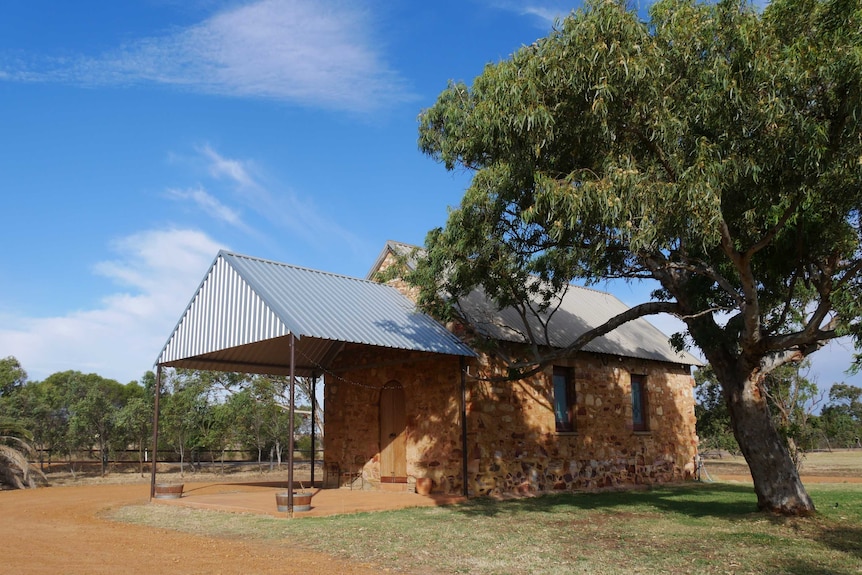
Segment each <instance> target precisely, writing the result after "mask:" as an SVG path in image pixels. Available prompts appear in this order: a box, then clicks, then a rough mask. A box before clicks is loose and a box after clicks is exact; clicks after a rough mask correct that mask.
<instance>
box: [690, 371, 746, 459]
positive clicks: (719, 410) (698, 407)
mask: <svg viewBox="0 0 862 575" xmlns="http://www.w3.org/2000/svg"><path fill="white" fill-rule="evenodd" d="M694 381H695V399H696V401H697V403H696V404H695V406H694V414H695V417H697V436H698V438H699V439H700V446H699V450H700V451H701V452H705V451H712V450H716V449H717V450H722V451H729V452H731V453H736V452H738V451H739V445H737V443H736V438H735V437H734V436H733V428H732V427H731V424H730V413H729V412H728V410H727V403H726V402H725V400H724V395H723V394H722V391H721V384H719V383H718V380H716V379H715V374H714V373H713V372H712V370H711V369H710V368H709V366H706V367H703V368H700V369H698V370H697V371H696V372H695V373H694Z"/></svg>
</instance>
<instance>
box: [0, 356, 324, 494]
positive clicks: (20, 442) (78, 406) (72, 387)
mask: <svg viewBox="0 0 862 575" xmlns="http://www.w3.org/2000/svg"><path fill="white" fill-rule="evenodd" d="M288 385H289V383H288V380H287V378H285V377H276V376H262V375H254V376H252V375H247V374H237V373H222V372H209V371H192V370H165V371H164V372H163V377H162V383H161V394H160V397H159V405H160V418H159V429H160V433H159V452H160V453H163V452H170V453H173V454H174V457H173V459H175V460H177V461H179V462H180V465H181V471H185V468H186V465H187V464H192V465H194V464H196V463H200V462H201V458H202V454H206V456H207V458H208V459H209V461H210V462H212V463H215V462H217V461H220V462H221V464H222V465H224V462H225V455H226V453H228V452H229V451H237V450H239V451H241V452H244V453H243V455H244V458H253V459H255V460H256V461H257V462H258V464H259V465H260V466H261V468H262V466H263V463H264V461H269V462H272V463H273V464H275V463H279V464H280V463H281V461H282V458H285V457H286V452H285V450H286V448H287V445H288V441H289V434H290V432H291V429H293V430H294V433H296V435H295V436H294V437H295V439H296V449H297V450H298V451H302V450H309V449H310V441H311V440H310V432H311V426H312V421H316V422H317V424H318V427H317V429H320V424H321V423H322V415H321V413H322V412H321V411H320V410H319V409H318V413H315V414H314V416H313V417H311V416H309V414H310V413H311V408H310V407H309V405H310V403H311V401H310V397H311V394H312V390H311V385H310V381H308V380H305V379H301V378H300V379H299V380H298V381H297V401H296V402H297V410H299V411H300V412H305V413H300V414H298V415H296V416H295V420H294V422H293V424H292V425H291V422H290V419H289V412H288V409H287V402H288V395H289V394H288ZM155 387H156V379H155V374H154V373H153V372H151V371H148V372H146V373H145V374H144V375H143V377H142V378H141V380H140V381H132V382H129V383H127V384H121V383H119V382H117V381H115V380H113V379H108V378H104V377H101V376H99V375H97V374H95V373H90V374H84V373H81V372H79V371H63V372H57V373H54V374H52V375H50V376H48V377H47V378H45V379H44V380H43V381H31V380H29V379H28V376H27V373H26V371H24V369H23V367H22V366H21V364H20V362H19V361H18V360H17V359H16V358H14V357H11V356H10V357H7V358H5V359H0V423H3V425H2V429H0V445H3V446H5V450H4V449H0V482H3V479H2V477H3V475H2V474H3V473H6V475H8V480H7V481H5V482H4V483H6V484H11V483H13V482H14V481H13V478H14V477H18V478H23V477H24V475H25V473H24V471H22V470H20V469H18V468H17V467H16V465H13V464H12V463H10V461H11V459H3V458H2V454H3V453H6V452H9V453H10V454H11V452H12V451H13V450H14V451H16V452H17V453H18V455H19V456H22V457H23V458H24V459H25V460H26V459H29V460H30V461H31V462H33V461H35V462H36V463H38V464H39V467H40V468H44V466H45V465H46V464H51V463H56V462H68V463H69V464H70V465H74V462H75V461H78V460H80V459H90V460H98V461H100V462H101V472H102V474H103V475H104V474H105V473H106V472H107V470H108V464H109V462H110V461H112V460H117V459H125V458H128V452H129V451H132V452H134V453H135V454H136V456H135V459H137V461H138V462H139V464H140V470H141V473H143V472H144V463H145V460H150V459H152V454H150V453H148V451H149V450H150V449H151V442H152V432H153V429H152V423H153V422H152V418H153V402H154V398H155V395H154V394H155ZM4 429H5V430H14V431H15V434H10V433H6V432H4V431H3V430H4ZM10 458H11V455H10ZM16 461H18V465H20V458H19V459H17V460H16ZM10 469H11V471H10ZM19 483H20V481H19ZM16 486H21V485H16Z"/></svg>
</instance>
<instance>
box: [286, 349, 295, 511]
mask: <svg viewBox="0 0 862 575" xmlns="http://www.w3.org/2000/svg"><path fill="white" fill-rule="evenodd" d="M295 347H296V337H295V336H294V335H293V332H291V333H290V410H289V413H290V415H289V421H290V424H289V425H290V436H289V437H288V440H287V484H288V486H287V489H288V491H287V514H288V516H289V517H293V432H294V429H293V418H294V409H293V402H294V399H295V394H296V380H295V368H294V348H295Z"/></svg>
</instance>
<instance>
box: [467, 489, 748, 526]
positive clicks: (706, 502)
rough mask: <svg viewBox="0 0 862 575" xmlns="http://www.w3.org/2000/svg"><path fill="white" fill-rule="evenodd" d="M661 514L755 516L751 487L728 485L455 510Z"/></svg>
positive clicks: (489, 502) (476, 502) (477, 503)
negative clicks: (657, 512) (634, 510)
mask: <svg viewBox="0 0 862 575" xmlns="http://www.w3.org/2000/svg"><path fill="white" fill-rule="evenodd" d="M635 508H638V509H641V510H643V511H645V512H649V510H650V509H651V510H652V511H663V512H669V513H677V514H681V515H687V516H690V517H723V518H731V519H732V518H743V517H748V516H751V514H752V513H755V512H756V498H755V496H754V493H753V491H752V490H751V487H749V486H744V485H728V484H706V485H705V484H686V485H674V486H661V487H654V488H649V489H634V490H627V491H603V492H574V493H560V494H547V495H541V496H538V497H523V498H512V499H509V498H504V499H493V498H490V497H484V498H476V499H471V500H469V501H467V502H465V503H462V504H460V505H458V506H457V507H456V509H457V511H458V512H459V513H462V514H464V515H472V516H486V517H493V516H498V515H514V514H518V513H529V512H563V511H565V510H566V509H570V510H581V511H597V510H602V511H615V510H618V511H626V512H631V511H632V509H635Z"/></svg>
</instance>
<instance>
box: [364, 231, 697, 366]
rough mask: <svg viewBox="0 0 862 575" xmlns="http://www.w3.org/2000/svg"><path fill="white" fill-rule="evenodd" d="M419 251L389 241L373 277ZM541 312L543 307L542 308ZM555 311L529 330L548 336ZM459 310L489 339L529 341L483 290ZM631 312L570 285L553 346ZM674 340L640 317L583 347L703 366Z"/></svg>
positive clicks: (518, 322) (511, 313)
mask: <svg viewBox="0 0 862 575" xmlns="http://www.w3.org/2000/svg"><path fill="white" fill-rule="evenodd" d="M414 250H419V252H421V251H422V248H418V247H416V246H411V245H408V244H403V243H400V242H394V241H388V242H386V246H385V247H384V248H383V251H382V252H381V254H380V255H379V256H378V258H377V262H376V263H375V267H374V268H372V270H371V271H370V272H369V274H368V277H369V278H370V277H373V275H374V273H375V272H376V271H377V269H378V268H379V267H380V265H381V264H382V263H383V261H384V260H385V259H386V256H387V255H388V254H390V253H391V254H393V255H395V256H405V255H411V254H412V253H413V252H414ZM407 265H408V267H410V268H413V267H414V266H415V261H414V260H413V259H412V258H411V259H410V260H408V262H407ZM536 307H537V308H538V305H537V306H536ZM555 307H556V306H551V308H549V311H546V312H543V313H539V314H538V315H534V316H532V317H530V318H529V320H528V323H529V328H530V330H531V331H532V333H533V334H544V331H543V330H544V328H543V326H542V323H543V322H548V317H549V313H550V311H553V310H554V309H555ZM459 308H460V311H461V313H462V314H463V316H464V318H465V319H466V320H467V321H468V322H469V323H470V324H471V325H472V326H473V328H474V329H476V330H477V331H478V332H479V333H481V334H482V335H484V336H486V337H490V338H492V339H496V340H500V341H510V342H516V343H524V342H526V341H527V339H526V337H525V336H524V334H525V333H526V329H525V325H524V322H523V320H522V319H521V317H520V315H519V314H518V313H517V312H516V311H515V309H514V308H505V309H502V310H499V309H497V306H496V304H494V303H493V302H492V301H491V300H490V298H488V297H487V296H486V295H485V294H484V292H483V291H481V290H474V291H473V292H472V293H470V294H469V295H468V296H467V297H464V298H461V299H460V300H459ZM626 309H628V306H626V305H625V304H624V303H623V302H622V301H620V300H619V299H618V298H617V297H616V296H614V295H612V294H610V293H606V292H602V291H598V290H594V289H590V288H585V287H580V286H576V285H569V287H568V289H567V290H566V292H565V293H564V294H563V296H562V300H561V301H560V305H559V306H558V308H556V310H555V311H553V315H552V316H551V319H550V321H549V322H548V344H549V345H550V346H551V347H554V348H558V349H563V348H566V347H568V346H569V345H571V344H572V343H573V342H574V341H575V340H576V339H577V338H578V337H579V336H581V335H582V334H583V333H585V332H587V331H589V330H590V329H593V328H595V327H598V326H600V325H602V324H604V323H605V322H606V321H607V320H609V319H610V318H612V317H614V316H616V315H618V314H620V313H622V312H624V311H625V310H626ZM669 340H670V338H669V337H668V336H667V335H666V334H664V333H662V332H661V331H660V330H659V329H658V328H656V327H655V326H653V325H652V324H651V323H649V321H647V320H646V319H644V318H639V319H636V320H633V321H630V322H628V323H625V324H623V325H621V326H620V327H618V328H616V329H615V330H613V331H612V332H610V333H608V334H607V335H605V336H603V337H600V338H596V339H594V340H592V341H591V342H589V343H588V344H587V345H586V346H584V348H583V350H584V351H589V352H594V353H602V354H607V355H615V356H622V357H633V358H639V359H650V360H656V361H665V362H671V363H682V364H685V365H698V366H699V365H703V362H701V361H700V360H699V359H697V358H696V357H695V356H693V355H691V354H690V353H687V352H677V351H676V350H675V349H674V348H673V347H672V346H671V345H670V341H669Z"/></svg>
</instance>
